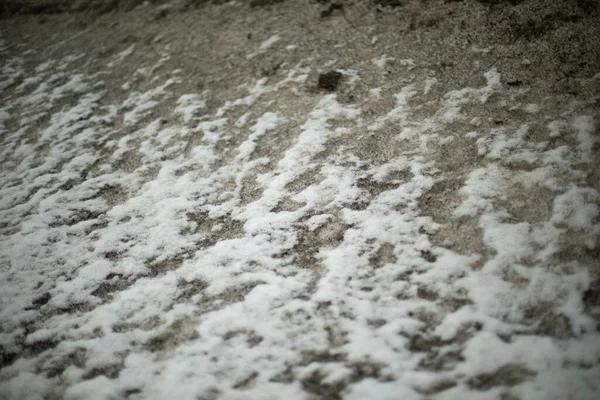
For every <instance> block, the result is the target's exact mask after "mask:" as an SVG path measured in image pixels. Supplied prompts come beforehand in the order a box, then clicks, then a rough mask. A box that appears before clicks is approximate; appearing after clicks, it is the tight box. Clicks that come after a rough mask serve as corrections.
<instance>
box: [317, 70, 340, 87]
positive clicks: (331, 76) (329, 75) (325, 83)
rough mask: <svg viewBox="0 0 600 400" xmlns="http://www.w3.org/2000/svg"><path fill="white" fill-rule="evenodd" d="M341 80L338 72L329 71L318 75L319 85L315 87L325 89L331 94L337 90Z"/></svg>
mask: <svg viewBox="0 0 600 400" xmlns="http://www.w3.org/2000/svg"><path fill="white" fill-rule="evenodd" d="M341 80H342V73H341V72H338V71H329V72H325V73H324V74H321V75H319V84H318V85H317V86H318V87H319V88H320V89H325V90H328V91H330V92H333V91H334V90H336V89H337V87H338V85H339V84H340V82H341Z"/></svg>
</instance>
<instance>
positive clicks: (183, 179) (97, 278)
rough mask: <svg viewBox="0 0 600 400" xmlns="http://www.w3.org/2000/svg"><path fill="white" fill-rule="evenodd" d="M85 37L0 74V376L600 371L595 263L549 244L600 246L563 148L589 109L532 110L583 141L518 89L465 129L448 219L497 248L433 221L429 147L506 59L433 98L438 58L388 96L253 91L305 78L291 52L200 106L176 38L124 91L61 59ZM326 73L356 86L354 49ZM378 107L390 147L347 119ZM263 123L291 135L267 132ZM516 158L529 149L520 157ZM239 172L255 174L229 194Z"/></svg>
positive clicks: (581, 130) (13, 382)
mask: <svg viewBox="0 0 600 400" xmlns="http://www.w3.org/2000/svg"><path fill="white" fill-rule="evenodd" d="M279 40H281V37H280V36H279V35H273V36H271V37H270V38H268V39H267V40H265V41H264V42H262V44H261V45H260V46H259V49H258V52H259V53H260V52H266V51H267V50H269V49H271V48H272V46H273V45H274V44H275V43H276V42H278V41H279ZM133 51H134V47H133V46H131V47H129V48H127V49H126V50H124V51H122V52H121V53H119V55H118V57H117V61H115V62H125V59H126V57H128V56H129V55H130V54H131V53H132V52H133ZM474 51H487V50H485V49H483V50H476V49H474ZM259 53H256V54H255V53H253V54H254V55H258V54H259ZM254 55H252V57H253V56H254ZM80 57H81V55H73V56H72V57H67V58H64V59H61V60H50V61H47V62H44V63H42V64H39V65H37V66H34V67H33V68H32V71H28V70H27V69H26V67H25V65H24V62H23V60H21V59H19V58H14V59H11V60H8V61H7V62H6V63H5V64H4V66H3V69H2V72H1V76H0V78H1V81H0V88H6V87H8V86H10V85H12V84H13V83H14V82H15V81H16V78H17V77H21V76H26V75H27V74H28V73H29V74H32V76H29V77H28V78H26V79H28V80H25V82H27V84H21V85H20V86H18V89H17V91H16V92H15V94H14V95H13V96H12V97H11V98H7V100H6V102H5V103H4V105H3V107H2V109H1V112H0V121H1V122H2V123H1V124H0V133H1V137H2V147H1V150H0V151H1V153H0V159H1V160H2V161H0V162H1V163H2V170H3V172H2V174H1V175H0V188H1V189H0V190H2V198H1V199H0V232H1V237H0V266H1V269H0V279H1V281H2V282H4V283H5V284H4V285H3V290H2V292H1V293H0V305H1V307H0V320H1V321H2V330H1V331H0V346H2V349H3V351H4V352H5V353H6V354H9V353H18V352H20V351H28V352H29V353H27V354H28V355H27V357H21V358H18V359H17V360H16V361H15V362H13V363H10V364H7V365H6V366H3V367H2V369H1V370H0V391H1V392H2V393H3V394H2V396H5V397H6V398H11V399H12V398H21V399H42V398H47V397H48V396H49V395H50V394H51V393H52V391H53V390H54V388H55V387H56V385H58V384H59V383H58V382H61V383H60V384H61V385H63V389H64V390H65V392H64V398H66V399H74V400H75V399H83V398H86V399H99V400H100V399H112V398H120V397H126V396H129V397H131V398H144V399H161V398H181V399H197V398H217V396H220V397H222V398H227V399H238V398H239V399H243V398H257V399H258V398H260V399H277V398H286V399H305V398H308V397H307V394H306V392H305V391H304V389H303V385H302V383H301V382H304V383H305V385H308V384H309V382H310V381H311V379H316V380H318V382H319V384H320V385H338V384H339V385H342V386H344V387H345V389H344V398H348V399H365V398H372V397H373V394H374V393H377V398H381V399H396V398H403V399H421V398H425V397H424V395H423V392H424V391H426V390H427V389H428V388H430V387H433V386H435V385H436V384H439V383H440V382H443V381H444V380H446V379H448V380H451V381H452V382H457V384H456V386H453V387H451V388H449V389H448V390H447V391H444V392H442V394H441V395H440V396H442V397H443V398H482V399H483V398H497V397H498V396H500V391H501V390H500V389H499V388H498V387H495V388H493V389H490V390H489V391H478V390H474V389H472V388H471V387H470V386H469V379H471V378H473V377H476V376H477V375H480V374H492V373H494V371H497V370H498V369H499V368H502V367H503V366H505V365H507V364H511V363H513V364H514V363H517V364H522V365H523V366H524V367H523V368H525V367H526V368H527V369H528V370H531V371H532V373H531V374H529V375H527V376H526V377H525V378H524V379H523V380H522V381H521V382H519V383H517V384H515V385H514V387H513V388H511V390H512V391H513V393H515V394H517V395H521V396H522V397H523V398H527V399H530V398H531V399H534V398H540V399H542V398H544V399H545V398H551V397H550V396H555V397H556V398H566V397H567V396H568V395H569V394H570V393H571V389H573V388H576V390H578V392H577V393H576V394H577V395H578V396H579V398H590V399H591V398H593V396H592V395H595V394H597V393H598V391H600V388H599V387H598V382H597V380H594V379H593V376H594V374H597V373H598V372H599V367H598V364H597V360H598V359H599V358H600V346H599V345H598V344H599V335H598V332H597V331H596V330H595V323H596V322H595V321H594V319H593V318H592V317H590V316H589V315H588V314H587V313H586V312H584V309H585V307H584V305H583V303H582V300H581V299H582V293H583V292H584V291H586V290H587V289H589V287H590V285H589V281H590V271H588V268H586V266H585V265H582V263H581V262H579V261H572V262H569V263H565V262H562V261H561V259H560V257H558V256H557V254H558V253H559V252H560V251H564V249H565V246H566V245H565V242H566V241H569V240H573V241H575V242H576V243H578V244H583V245H585V246H586V248H587V249H595V248H596V246H597V244H598V240H599V239H600V224H599V222H598V216H599V214H600V211H599V210H600V209H599V204H600V194H599V193H598V192H597V191H596V190H595V189H593V188H592V187H588V186H587V185H586V183H585V180H584V179H583V178H582V177H584V176H585V174H584V172H583V171H582V170H581V169H578V168H580V166H581V163H583V162H591V161H590V160H592V157H593V153H592V148H593V146H594V145H595V144H596V138H595V137H594V129H596V125H595V124H596V118H597V116H596V115H594V112H593V111H591V110H590V109H586V108H584V109H578V110H574V111H571V112H567V113H566V114H565V115H563V116H561V119H560V120H558V119H557V120H554V121H551V122H548V121H546V122H545V123H544V127H545V128H547V131H545V134H546V135H547V136H549V137H551V138H552V137H561V136H567V135H571V136H572V137H573V138H574V139H575V143H576V145H574V146H568V145H563V144H560V145H557V146H556V147H552V146H551V145H550V144H549V143H548V142H539V141H536V139H535V137H532V135H530V132H531V123H533V122H535V121H533V120H531V119H535V118H539V116H540V115H543V114H544V112H545V110H544V107H545V106H544V104H540V105H536V106H535V107H533V106H528V105H525V106H524V107H525V108H524V110H527V111H529V113H530V114H528V117H527V118H530V120H528V122H523V123H521V122H514V123H511V124H507V125H506V126H503V127H502V128H489V129H487V128H484V127H483V126H481V127H478V130H477V132H474V133H472V134H468V135H467V136H466V140H471V141H472V142H473V144H474V145H475V146H476V148H477V152H478V156H479V157H480V158H481V159H482V162H481V163H480V164H479V165H478V166H477V167H476V168H473V169H471V170H469V171H468V172H467V173H465V174H464V182H460V188H458V196H459V197H458V200H457V201H456V204H455V205H454V206H453V207H451V208H452V210H451V213H450V214H451V215H450V216H449V217H448V218H450V219H452V218H455V219H456V220H461V219H462V220H468V219H470V220H471V221H473V226H474V228H473V229H478V230H479V231H480V232H481V240H482V242H483V246H485V248H486V249H488V250H489V254H487V253H486V254H479V253H469V252H461V251H459V249H456V248H452V247H443V246H441V245H440V244H439V242H436V241H435V240H434V239H433V234H434V233H435V232H437V231H439V230H440V229H441V227H442V224H441V223H440V222H439V221H436V220H435V219H434V218H433V217H432V216H431V215H426V214H425V213H424V211H423V209H422V207H423V206H422V199H423V197H424V196H425V195H426V194H427V193H429V192H430V191H432V190H433V189H434V188H435V187H436V185H438V184H439V183H440V182H443V181H444V179H445V178H446V177H447V176H448V175H447V174H450V173H451V172H453V171H444V170H441V168H442V167H441V166H440V165H438V160H437V159H436V158H435V157H434V151H435V146H434V145H436V146H445V145H448V144H449V143H452V141H453V140H458V139H452V140H448V138H447V136H448V133H447V130H449V129H450V127H451V126H452V124H454V123H457V122H458V123H460V122H465V123H468V122H469V121H471V122H472V121H474V119H475V118H479V116H477V115H474V114H473V113H471V112H470V107H475V106H481V105H482V104H486V103H487V102H488V101H491V100H490V99H491V98H492V95H493V94H497V95H498V96H504V97H509V96H510V94H509V93H507V92H506V90H508V89H506V88H504V87H503V85H502V83H501V73H500V72H499V71H498V70H496V69H491V70H489V71H487V72H486V73H485V74H484V78H485V80H486V83H485V85H483V86H482V87H479V88H474V87H466V88H455V89H453V90H451V91H448V92H447V93H445V94H444V95H443V96H441V97H440V98H439V99H437V100H436V101H435V102H434V103H433V105H435V106H436V107H437V110H436V111H435V112H434V113H432V114H431V115H430V116H428V117H427V118H423V117H422V116H419V115H418V112H417V109H416V104H417V103H418V102H419V101H422V100H423V98H424V97H425V96H427V95H428V94H429V93H430V91H431V90H432V88H433V87H434V85H437V81H436V80H435V79H432V78H429V79H426V80H424V81H422V82H414V83H411V84H408V85H406V86H405V87H404V88H402V89H401V90H400V91H399V92H397V93H391V94H388V91H387V90H382V89H381V88H370V89H369V91H370V93H371V94H372V96H373V97H375V100H377V101H379V100H380V99H383V98H385V99H386V100H387V101H388V102H389V103H390V104H391V109H388V110H386V111H385V112H383V113H381V115H375V116H372V117H368V116H366V115H365V112H364V111H363V109H362V106H361V104H347V103H345V102H342V101H341V100H340V99H339V98H338V96H337V95H336V94H323V93H320V94H318V95H315V96H314V99H312V100H305V99H302V101H305V103H303V104H302V106H303V107H305V110H306V112H297V111H296V110H295V108H294V107H293V106H290V107H289V108H283V107H275V106H273V107H271V106H265V103H267V104H276V103H268V102H269V101H275V102H276V101H277V99H278V98H279V97H277V96H280V95H281V93H286V94H287V93H293V91H294V90H299V89H298V88H300V87H302V85H304V84H305V81H306V79H307V76H308V73H309V72H310V69H307V68H301V67H300V66H298V65H297V66H294V67H289V68H291V69H290V70H289V71H288V74H287V77H286V78H285V79H284V80H282V81H279V82H272V81H269V79H267V78H260V79H258V80H250V81H249V82H247V83H245V84H244V85H243V86H242V87H241V89H243V90H244V91H247V94H245V95H243V96H242V97H240V98H232V99H225V100H223V101H222V103H219V104H217V105H216V106H214V107H212V105H211V106H210V107H209V103H210V102H212V99H211V96H212V93H211V92H210V91H203V92H202V93H191V92H189V90H186V91H185V92H184V93H183V94H181V93H179V92H178V90H179V86H180V85H181V84H182V80H181V79H180V78H178V77H177V76H172V75H177V74H171V76H168V75H164V74H163V75H161V74H159V73H158V70H159V67H160V65H163V64H164V63H165V62H166V61H167V60H168V59H169V54H167V53H165V54H163V55H162V57H161V58H160V59H159V60H157V63H156V65H153V66H144V67H140V69H138V70H137V71H138V75H139V76H141V78H139V79H144V83H145V84H144V85H137V84H136V83H135V80H134V82H133V83H132V84H131V86H122V89H123V90H124V92H125V93H124V100H122V101H120V100H119V101H114V102H111V101H110V99H109V98H106V89H104V86H103V83H102V81H100V80H99V77H98V76H95V75H87V74H85V73H84V72H77V73H75V72H73V73H71V72H67V71H68V70H69V69H68V68H67V67H68V66H69V65H71V64H72V63H74V62H75V61H77V60H78V59H79V58H80ZM248 57H250V56H248ZM382 60H383V61H382ZM387 60H389V59H386V58H385V56H384V58H381V59H375V60H374V61H373V62H375V63H376V65H378V66H379V64H382V65H381V66H382V67H383V66H384V65H385V61H387ZM400 64H401V65H404V66H407V67H408V68H409V69H410V68H412V67H414V65H415V63H414V61H412V60H401V62H400ZM114 65H116V64H112V62H111V65H108V67H113V66H114ZM339 71H340V72H341V73H343V74H344V75H346V76H347V84H348V85H349V86H350V87H355V86H356V85H358V84H362V83H363V82H362V80H361V77H360V73H359V71H358V70H355V69H345V70H339ZM136 79H137V78H136ZM175 93H179V94H178V95H175ZM71 97H72V98H73V101H71V102H69V103H68V104H66V105H65V104H62V103H61V101H63V100H64V99H65V98H71ZM209 100H210V101H209ZM298 101H300V100H298ZM369 101H373V99H370V100H369ZM59 104H60V105H61V106H60V107H57V108H54V107H55V106H56V105H59ZM24 106H25V107H26V111H25V112H24V113H22V114H20V111H19V110H20V107H24ZM508 107H509V106H508V105H507V108H508ZM300 109H301V108H300V107H298V110H300ZM157 110H163V111H162V112H164V110H167V111H166V112H167V114H168V116H171V114H173V115H174V116H175V118H170V119H163V118H157V116H156V114H157V113H158V111H157ZM37 115H41V116H42V117H40V118H45V119H46V121H47V122H45V123H44V124H41V125H39V126H38V125H36V124H38V123H37V122H36V121H37V120H38V119H36V118H37V117H36V116H37ZM9 121H10V122H11V124H8V123H7V122H9ZM120 125H122V127H121V128H120V129H122V131H118V128H117V127H119V126H120ZM388 126H391V127H393V128H394V134H393V138H392V140H398V141H404V142H403V143H404V144H405V145H406V147H405V150H404V151H402V154H394V157H391V158H390V159H386V160H384V161H381V162H374V161H372V160H370V159H368V157H360V156H359V155H360V154H361V153H360V152H359V151H357V149H356V147H353V145H354V144H355V142H356V137H358V134H359V133H360V134H367V135H368V134H372V135H378V134H381V133H382V131H383V130H384V129H385V128H386V127H388ZM290 129H293V132H294V133H293V137H292V140H288V142H285V136H284V135H285V134H286V132H287V131H289V130H290ZM30 130H34V131H35V132H36V135H37V136H36V137H34V138H32V137H28V132H29V131H30ZM365 131H366V132H365ZM461 140H462V139H461ZM265 143H284V145H283V147H281V148H277V151H275V152H266V153H265V152H262V150H264V146H268V144H265ZM390 146H391V144H390ZM224 148H226V149H230V150H227V151H226V150H223V149H224ZM358 150H360V149H358ZM265 154H267V155H265ZM517 162H522V163H526V164H527V165H529V166H530V168H529V169H524V170H518V171H515V169H514V167H512V165H513V164H514V163H517ZM395 173H402V178H398V179H395V178H391V177H393V176H395ZM307 174H308V176H310V177H311V179H308V182H307V183H306V184H305V185H304V186H303V187H301V188H297V187H295V186H294V184H295V183H297V181H298V180H301V179H300V178H301V177H303V176H307ZM249 181H250V182H253V183H252V184H249V183H248V182H249ZM365 181H366V182H367V183H368V184H369V185H372V186H375V187H376V188H379V187H380V186H383V188H382V189H377V190H374V189H369V186H368V185H366V186H365V185H364V184H363V183H364V182H365ZM384 183H386V184H387V185H384ZM249 185H254V186H252V187H251V188H250V189H253V190H255V191H256V192H258V195H256V196H249V195H245V194H243V193H245V192H244V191H245V190H248V187H249ZM378 185H379V186H378ZM519 185H521V186H522V187H525V188H528V189H529V190H531V191H532V192H534V191H535V190H541V189H540V188H543V189H544V190H548V191H550V192H551V193H552V194H553V197H552V201H551V204H550V205H549V209H548V211H547V215H542V216H540V217H539V218H538V219H537V220H520V219H519V218H518V215H517V214H518V212H519V210H518V209H517V208H516V206H515V207H512V206H511V205H510V204H513V203H510V202H508V203H507V199H509V198H510V196H511V195H513V194H514V193H512V192H513V191H516V190H517V189H515V188H517V187H521V186H519ZM515 201H516V200H515ZM534 201H535V200H534ZM540 201H541V200H540ZM290 204H291V205H290ZM507 204H508V205H507ZM451 234H452V233H451ZM457 235H458V233H457ZM386 249H387V250H386ZM386 251H387V253H386ZM382 254H383V255H382ZM507 276H510V277H511V278H510V279H508V278H507ZM517 278H521V281H519V279H517ZM511 279H512V280H511ZM519 285H525V286H526V287H527V290H521V289H522V288H521V287H519ZM461 300H462V301H463V302H464V303H463V304H462V305H460V306H456V307H454V306H452V302H455V303H457V302H460V301H461ZM532 310H533V311H532ZM535 310H537V311H535ZM536 312H538V313H545V314H544V315H543V316H542V317H539V316H534V317H531V316H529V314H531V313H534V314H535V313H536ZM554 314H560V315H562V316H564V318H566V320H567V327H565V328H564V329H565V330H567V331H568V333H560V334H559V333H556V334H555V337H551V335H550V334H548V335H542V334H540V333H539V332H540V330H541V329H556V330H557V329H559V328H558V327H557V326H552V327H551V328H548V327H546V326H544V323H545V321H546V320H544V318H546V317H547V316H550V315H554ZM538 317H539V318H538ZM532 318H533V319H535V318H538V319H536V320H535V322H531V321H530V319H532ZM374 321H375V322H374ZM561 335H562V336H561ZM419 338H421V339H423V340H425V343H426V347H430V348H435V352H436V354H437V355H438V356H440V357H441V355H444V354H446V355H449V356H448V358H449V359H452V357H451V355H452V353H453V352H454V353H456V352H458V353H459V354H460V360H455V361H449V362H448V364H447V365H445V368H446V369H445V370H444V371H442V372H440V373H434V372H432V371H431V370H425V369H424V368H421V367H419V365H420V363H425V362H427V359H426V354H428V353H427V351H428V349H422V348H419V345H418V342H417V340H418V339H419ZM415 343H416V344H415ZM421 346H422V345H421ZM415 348H416V350H414V349H415ZM411 349H412V350H411ZM78 352H80V353H83V354H84V356H81V357H82V360H79V361H73V360H76V359H77V354H79V353H78ZM584 364H585V365H588V366H590V367H589V368H587V369H586V368H583V367H581V368H580V366H581V365H584ZM565 366H568V368H566V373H564V375H563V369H565ZM361 368H362V369H361ZM112 370H116V371H117V372H118V373H114V374H111V371H112ZM48 371H54V372H55V374H54V375H51V374H50V373H49V372H48ZM286 374H287V375H290V374H291V375H292V376H293V378H294V380H293V382H291V383H290V382H286V379H288V378H286V377H285V376H286ZM357 376H358V377H359V378H357ZM596 376H597V375H596ZM557 377H560V378H557ZM0 398H1V397H0Z"/></svg>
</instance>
